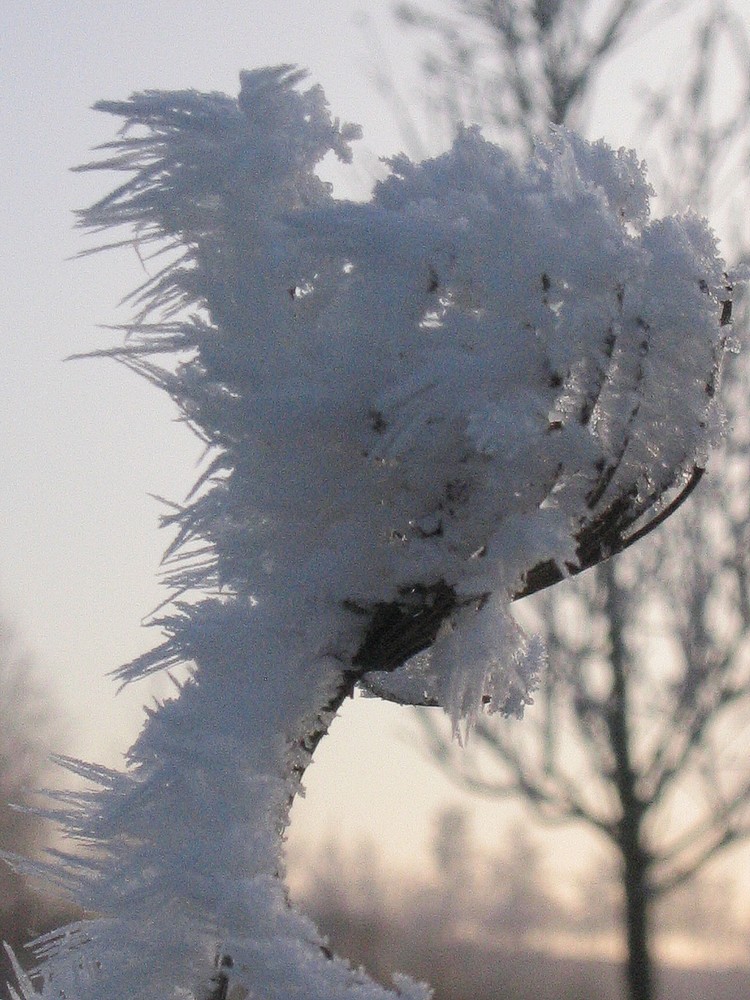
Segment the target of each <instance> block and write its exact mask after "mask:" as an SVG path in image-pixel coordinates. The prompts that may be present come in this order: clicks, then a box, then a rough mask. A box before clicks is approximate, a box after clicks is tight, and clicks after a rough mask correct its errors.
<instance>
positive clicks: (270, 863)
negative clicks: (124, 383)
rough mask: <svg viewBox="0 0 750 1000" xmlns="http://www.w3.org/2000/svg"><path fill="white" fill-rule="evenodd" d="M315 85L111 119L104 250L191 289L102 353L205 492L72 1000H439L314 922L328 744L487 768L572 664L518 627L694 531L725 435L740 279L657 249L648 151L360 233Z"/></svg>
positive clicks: (393, 219) (95, 826)
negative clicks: (548, 594)
mask: <svg viewBox="0 0 750 1000" xmlns="http://www.w3.org/2000/svg"><path fill="white" fill-rule="evenodd" d="M302 77H303V74H301V73H299V72H297V71H295V70H292V69H290V68H289V67H280V68H276V69H266V70H258V71H255V72H252V73H245V74H243V75H242V87H241V91H240V94H239V97H238V98H237V99H234V98H229V97H226V96H224V95H220V94H199V93H195V92H193V91H181V92H167V93H161V92H146V93H143V94H136V95H134V96H133V97H132V98H130V99H129V100H128V101H123V102H112V101H107V102H102V103H101V104H100V105H99V106H98V107H100V109H101V110H104V111H107V112H110V113H112V114H115V115H119V116H121V117H123V118H124V119H125V127H124V129H123V131H122V133H121V134H120V137H119V138H117V139H116V140H114V141H113V142H111V143H109V144H107V145H106V146H105V147H104V149H105V154H104V158H103V159H102V160H100V161H98V162H96V163H94V164H92V165H90V166H89V167H87V168H84V169H110V170H117V171H121V172H123V173H124V174H125V175H126V177H125V180H124V181H123V183H122V184H121V185H120V186H118V187H117V188H116V189H115V190H114V191H113V192H112V193H111V194H110V195H108V196H107V197H105V198H103V199H102V200H101V201H99V202H98V203H97V204H95V205H93V206H92V207H91V208H90V209H88V210H86V211H85V212H83V213H82V216H81V222H82V224H83V225H84V226H85V227H87V228H88V229H90V230H93V231H94V232H102V231H105V230H110V229H111V228H114V227H118V226H126V227H128V233H127V236H126V238H125V241H126V242H127V241H128V240H130V239H132V240H133V241H134V242H136V243H137V244H138V246H139V247H140V248H141V252H142V256H143V257H144V259H146V260H148V259H149V258H148V254H147V253H144V252H143V251H144V250H145V251H147V250H148V249H149V246H152V247H153V249H154V254H153V257H152V261H156V262H157V266H158V262H159V261H166V263H165V264H163V265H162V269H161V270H157V271H156V272H155V274H154V275H153V277H152V278H150V279H149V280H148V281H147V283H146V284H145V285H144V287H143V288H142V289H140V290H138V292H137V293H136V294H135V295H134V302H135V304H136V308H137V309H138V313H137V316H136V319H135V321H134V322H133V323H132V324H131V325H130V326H129V327H128V328H127V333H128V337H127V340H126V343H125V345H124V346H123V347H118V348H114V349H111V350H109V351H103V352H101V353H102V354H104V355H108V356H110V357H114V358H116V359H118V360H120V361H122V362H123V363H125V364H127V365H129V366H130V367H132V368H133V369H134V370H136V371H137V372H139V373H140V374H142V375H143V376H145V377H146V378H147V379H149V380H150V381H151V382H153V383H154V384H155V385H157V386H158V387H159V388H161V389H163V390H165V391H166V392H168V393H169V394H170V396H171V397H172V398H173V400H174V401H175V403H176V405H177V406H178V408H179V410H180V412H181V414H182V416H183V417H184V419H185V420H186V421H188V422H189V424H190V425H191V426H192V427H193V428H194V429H195V430H196V432H197V433H198V434H200V436H201V437H202V438H203V439H204V440H205V441H206V443H207V445H208V447H209V451H210V453H211V460H210V462H209V464H208V466H207V468H206V471H205V473H204V475H203V476H202V477H201V479H200V481H199V483H198V484H197V485H196V487H195V490H194V491H193V494H192V496H191V498H190V499H189V500H188V502H187V503H186V504H185V506H183V507H180V508H177V509H176V510H175V513H174V514H172V515H170V516H169V517H168V518H166V519H165V520H166V522H167V523H168V524H171V525H173V526H176V527H177V539H176V542H175V543H174V545H173V546H172V548H171V549H170V552H169V553H168V562H167V565H168V568H169V574H168V583H169V584H170V586H171V587H172V588H173V590H174V591H175V593H176V594H177V597H176V598H175V600H174V602H173V604H172V609H171V611H170V612H169V613H168V614H167V615H166V616H165V617H164V618H162V619H161V620H160V622H159V623H158V624H159V625H160V627H161V628H162V630H163V632H164V641H163V643H162V644H161V645H160V646H158V647H157V648H156V649H155V650H153V651H152V652H150V653H147V654H145V655H144V656H142V657H140V658H139V659H138V660H136V661H135V662H134V663H131V664H128V665H127V666H125V667H123V668H122V669H121V670H120V671H119V672H118V676H119V679H120V680H121V681H122V682H124V683H130V682H132V681H135V680H137V679H138V678H140V677H144V676H147V675H149V674H151V673H153V672H154V671H158V670H165V669H167V670H168V669H170V668H173V667H176V666H178V665H183V666H187V667H188V669H189V673H188V679H187V680H186V681H185V682H184V683H183V684H182V685H181V686H180V689H179V692H178V694H177V696H176V697H174V698H172V699H170V700H167V701H165V702H164V703H162V704H160V705H159V706H158V707H157V708H155V709H153V710H150V711H149V712H148V718H147V721H146V724H145V726H144V728H143V731H142V733H141V735H140V736H139V738H138V740H137V741H136V743H135V744H134V745H133V747H132V748H131V750H130V752H129V760H128V764H129V766H128V769H127V770H126V771H124V772H122V773H120V772H115V771H110V770H107V769H105V768H101V767H96V766H95V765H89V764H84V763H82V762H80V761H67V762H66V764H67V766H68V767H70V768H71V769H72V770H74V771H76V772H78V773H79V774H82V775H84V776H85V777H87V778H89V779H90V781H91V782H92V783H93V786H94V788H93V790H92V791H89V792H86V793H83V794H80V795H73V794H69V793H65V794H62V795H58V796H57V799H58V807H57V808H56V809H55V810H53V811H52V812H53V815H54V816H55V818H56V819H57V820H58V821H59V822H60V823H61V824H62V825H63V827H64V828H65V829H66V831H67V832H68V834H69V835H70V836H71V837H73V838H74V839H75V840H76V841H78V842H79V845H82V846H83V847H84V848H85V849H86V850H85V851H84V853H83V854H80V853H72V852H71V853H70V854H60V855H59V856H58V857H57V858H56V859H55V861H54V863H53V864H52V865H50V867H49V870H48V874H50V875H51V877H54V878H56V879H57V880H58V881H60V882H62V883H63V885H64V886H65V887H66V888H67V889H68V890H69V891H70V892H71V893H73V894H74V896H75V898H76V899H77V901H78V902H79V903H80V904H81V905H82V906H84V907H85V908H86V910H87V911H88V912H90V913H92V914H96V915H97V916H96V917H95V918H92V919H91V920H87V921H85V922H83V923H81V924H79V925H76V926H74V927H72V928H66V929H63V930H62V931H60V932H59V933H57V934H54V935H51V936H49V937H48V938H46V939H44V940H42V941H40V942H37V945H36V948H37V953H38V955H39V958H40V969H39V976H40V990H41V995H42V996H43V997H45V998H52V997H55V998H60V997H65V998H68V1000H94V998H97V1000H110V998H111V1000H121V998H122V997H125V996H126V997H128V998H129V1000H146V998H149V1000H156V998H159V1000H164V998H167V997H175V998H177V997H180V998H185V1000H191V998H194V1000H240V998H241V997H250V998H253V1000H380V998H385V997H388V996H391V997H393V996H396V995H398V996H401V997H408V998H412V1000H417V998H426V997H427V996H428V995H429V990H428V989H427V987H424V986H422V985H419V984H415V983H413V982H411V981H409V980H407V979H405V978H400V979H398V980H397V981H396V982H395V983H394V988H393V990H390V991H389V990H386V989H384V988H383V987H381V986H379V985H377V984H376V983H374V982H372V981H371V980H370V979H368V978H367V977H366V976H365V975H364V974H363V973H361V972H357V971H355V970H352V969H351V967H350V966H349V965H348V963H347V962H345V961H344V960H341V959H338V958H335V957H332V956H331V955H330V952H329V951H328V949H327V947H326V945H325V942H324V941H323V940H322V939H321V938H320V935H319V934H318V932H317V931H316V929H315V928H314V927H313V925H312V924H311V923H310V922H309V921H308V920H306V919H305V918H304V917H302V916H301V915H300V914H298V913H297V912H296V911H295V910H294V909H293V908H292V907H291V906H290V905H289V902H288V899H287V893H286V889H285V886H284V871H283V857H282V850H281V848H282V841H283V834H284V829H285V827H286V825H287V822H288V817H289V808H290V804H291V802H292V800H293V798H294V795H295V794H296V793H297V791H298V790H299V788H300V784H301V781H302V776H303V774H304V772H305V769H306V767H307V765H308V764H309V762H310V759H311V756H312V754H313V752H314V750H315V747H316V745H317V743H318V742H319V740H320V739H321V737H322V736H323V735H324V734H325V732H326V731H327V729H328V726H329V724H330V722H331V720H332V718H333V717H334V715H335V713H336V711H337V709H338V708H339V707H340V705H341V703H342V702H343V700H344V699H345V698H346V697H348V696H349V695H350V694H351V693H352V692H353V690H354V687H355V685H356V684H357V683H361V684H364V685H365V686H367V687H369V689H370V690H371V691H373V692H376V693H378V694H380V695H382V696H383V697H387V698H391V699H394V700H397V701H400V702H402V703H404V704H439V705H442V706H443V707H444V708H446V710H447V711H448V712H449V713H450V715H451V717H452V719H453V724H454V729H455V730H456V732H457V733H459V734H460V732H462V731H465V730H466V729H467V728H468V727H469V726H470V725H471V723H472V721H473V720H474V719H475V718H476V716H477V714H478V713H479V712H480V711H501V712H513V713H518V714H520V713H521V712H522V711H523V708H524V705H525V704H526V703H527V700H528V697H529V692H530V690H531V689H532V688H533V685H534V683H535V681H536V677H537V674H538V671H539V669H540V667H541V663H542V659H543V652H542V650H541V649H540V648H539V644H538V643H537V642H536V641H535V640H534V639H530V638H528V637H527V636H525V635H524V634H523V633H522V632H521V630H520V629H519V627H518V626H517V624H516V623H515V621H514V619H513V618H512V616H511V615H510V611H509V606H510V603H511V601H512V600H513V598H514V597H515V596H518V595H520V594H523V593H526V592H529V591H531V590H535V589H538V588H539V587H541V586H547V585H549V584H551V583H553V582H555V581H556V580H558V579H560V578H561V577H562V576H564V575H567V574H568V573H572V572H576V571H578V570H579V569H581V568H584V567H585V566H587V565H593V564H594V563H596V562H598V561H599V560H601V559H602V558H606V557H607V556H608V555H610V554H611V553H612V552H615V551H617V550H618V549H620V548H622V547H623V546H624V545H626V544H628V543H629V542H630V541H632V540H634V539H636V538H637V537H639V535H640V534H641V533H642V532H643V531H644V530H647V528H648V526H649V524H652V523H655V521H656V520H658V519H659V518H660V517H662V516H664V514H665V512H668V511H669V510H670V509H671V507H670V506H669V504H670V501H671V500H672V498H673V497H674V496H675V494H677V496H678V497H679V496H682V495H685V494H686V492H688V491H689V490H690V489H691V488H692V486H693V485H694V484H695V482H697V480H698V479H699V478H700V474H701V470H702V469H703V467H704V464H705V458H706V452H707V448H708V446H709V444H710V442H711V439H712V437H713V436H714V435H715V433H716V429H717V428H718V426H719V424H720V415H719V414H718V412H717V410H716V398H715V397H716V388H717V382H718V372H719V367H720V362H721V356H722V354H723V352H724V349H725V346H726V344H725V340H726V323H725V322H723V321H724V320H726V319H727V313H728V309H729V304H728V303H729V292H728V290H727V282H726V278H725V276H724V271H723V265H722V262H721V261H720V259H719V258H718V256H717V253H716V248H715V245H714V240H713V237H712V236H711V234H710V232H709V231H708V230H707V228H706V227H705V225H704V223H703V222H702V221H701V220H699V219H697V218H696V217H694V216H692V215H687V216H684V217H680V218H671V219H666V220H661V221H658V222H651V221H650V220H649V214H648V206H649V196H650V193H651V191H650V188H649V186H648V184H647V183H646V181H645V177H644V170H643V166H642V165H641V164H639V162H638V161H637V159H636V158H635V155H634V154H633V153H628V152H625V151H622V150H620V151H619V152H616V153H615V152H613V151H612V150H610V149H609V148H608V147H607V146H605V145H604V144H603V143H597V144H589V143H586V142H584V141H583V140H582V139H580V138H578V137H577V136H575V135H573V134H570V133H565V132H558V133H555V134H553V135H552V136H551V137H550V139H549V141H548V142H547V143H540V145H539V146H538V148H537V151H536V153H535V155H534V157H533V158H532V159H531V160H530V161H529V163H528V164H527V165H526V167H524V168H522V169H521V168H518V167H517V166H516V165H515V164H514V163H513V161H511V160H510V158H509V157H507V156H506V155H505V154H504V153H503V152H502V151H501V150H499V149H498V148H496V147H495V146H492V145H491V144H490V143H487V142H486V141H485V140H484V139H483V138H482V136H481V135H480V133H479V131H478V130H476V129H460V130H459V132H458V135H457V138H456V141H455V143H454V145H453V147H452V149H451V150H449V151H448V152H447V153H445V154H443V155H442V156H440V157H437V158H436V159H434V160H429V161H426V162H425V163H422V164H414V163H411V162H410V161H409V160H408V159H407V158H406V157H403V156H401V157H396V158H395V159H393V160H392V161H390V164H389V166H390V176H389V177H388V178H387V179H386V180H385V181H383V182H382V183H380V184H378V185H377V186H376V188H375V190H374V192H373V195H372V198H371V199H370V201H368V202H366V203H362V204H355V203H352V202H346V201H339V200H337V199H335V198H334V197H333V196H332V192H331V189H330V187H329V186H328V185H326V184H324V183H323V182H322V181H321V180H320V179H319V177H318V176H317V174H316V172H315V170H316V167H317V165H318V163H319V162H320V161H321V160H322V159H323V157H324V156H325V155H326V154H327V153H328V152H329V151H331V150H332V151H333V152H334V153H335V154H336V155H337V156H338V157H339V158H340V159H341V160H342V161H344V162H345V163H346V162H348V161H349V159H350V155H351V154H350V148H349V143H350V141H351V140H352V139H354V138H356V137H357V136H358V135H359V130H358V129H357V128H356V127H354V126H351V125H341V124H340V123H339V122H337V121H334V120H332V119H331V118H330V115H329V113H328V109H327V105H326V103H325V100H324V97H323V94H322V92H321V90H320V88H318V87H312V88H311V89H309V90H306V91H304V90H302V89H300V84H301V81H302ZM133 233H134V234H135V235H134V236H133ZM159 354H165V355H167V356H169V363H168V364H167V365H165V366H164V367H162V366H160V365H159V364H158V362H157V358H158V355H159ZM188 594H203V596H202V597H199V598H196V599H194V600H188V599H187V597H186V595H188ZM417 653H421V655H420V656H415V655H414V654H417ZM20 989H21V991H22V992H23V994H24V996H26V997H29V996H30V995H31V992H32V991H31V988H30V986H29V983H28V981H24V982H22V983H21V984H20Z"/></svg>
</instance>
